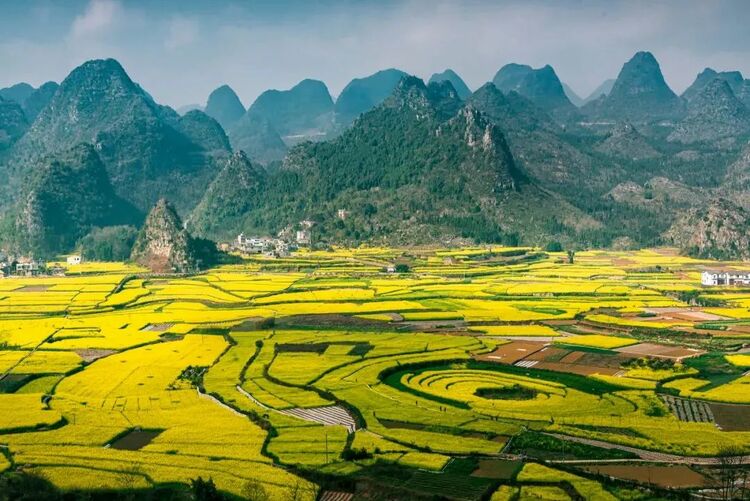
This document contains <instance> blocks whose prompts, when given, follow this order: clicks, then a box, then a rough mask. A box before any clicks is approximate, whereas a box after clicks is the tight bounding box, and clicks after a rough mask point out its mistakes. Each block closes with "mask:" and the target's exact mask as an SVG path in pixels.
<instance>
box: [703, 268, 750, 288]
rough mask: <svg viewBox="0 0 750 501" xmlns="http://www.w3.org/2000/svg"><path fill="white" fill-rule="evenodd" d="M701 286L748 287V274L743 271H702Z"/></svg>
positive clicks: (749, 275) (749, 279) (749, 273)
mask: <svg viewBox="0 0 750 501" xmlns="http://www.w3.org/2000/svg"><path fill="white" fill-rule="evenodd" d="M701 285H704V286H709V287H711V286H716V285H750V272H745V271H704V272H703V273H701Z"/></svg>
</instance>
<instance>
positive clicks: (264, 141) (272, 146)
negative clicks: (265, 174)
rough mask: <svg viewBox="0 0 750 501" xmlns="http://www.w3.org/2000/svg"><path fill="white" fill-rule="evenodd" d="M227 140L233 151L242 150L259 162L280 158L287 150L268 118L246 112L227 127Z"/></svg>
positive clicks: (266, 162)
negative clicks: (229, 127)
mask: <svg viewBox="0 0 750 501" xmlns="http://www.w3.org/2000/svg"><path fill="white" fill-rule="evenodd" d="M229 141H230V142H231V144H232V148H233V149H234V150H235V151H240V150H241V151H244V152H245V153H247V154H248V155H249V156H250V158H252V159H253V161H254V162H259V163H261V164H268V163H269V162H273V161H275V160H281V159H282V158H284V155H286V152H287V150H288V147H287V145H286V143H285V142H284V140H283V139H281V136H280V135H279V133H278V132H276V129H275V128H274V127H273V125H271V122H270V121H269V120H267V119H266V118H263V117H259V116H255V115H251V114H248V113H245V114H244V115H243V116H242V117H241V118H240V119H239V120H238V121H237V123H235V124H234V125H233V126H232V128H231V129H229Z"/></svg>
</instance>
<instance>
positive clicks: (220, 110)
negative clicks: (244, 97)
mask: <svg viewBox="0 0 750 501" xmlns="http://www.w3.org/2000/svg"><path fill="white" fill-rule="evenodd" d="M204 111H205V113H206V115H208V116H210V117H212V118H214V119H216V121H217V122H219V123H220V124H221V126H222V127H223V128H224V130H229V129H230V128H231V126H232V125H234V124H235V123H237V121H238V120H239V119H240V118H242V115H244V114H245V107H244V106H242V102H240V98H239V97H237V94H235V92H234V90H232V88H231V87H230V86H228V85H222V86H221V87H219V88H217V89H215V90H214V91H213V92H211V94H209V96H208V101H207V103H206V108H205V110H204Z"/></svg>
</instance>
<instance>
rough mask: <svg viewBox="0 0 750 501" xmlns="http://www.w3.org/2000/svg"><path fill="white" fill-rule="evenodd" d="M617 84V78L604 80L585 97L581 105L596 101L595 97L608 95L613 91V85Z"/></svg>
mask: <svg viewBox="0 0 750 501" xmlns="http://www.w3.org/2000/svg"><path fill="white" fill-rule="evenodd" d="M614 85H615V79H614V78H610V79H607V80H605V81H603V82H602V83H601V84H599V86H598V87H597V88H596V89H594V90H593V91H592V92H591V94H589V95H588V96H587V97H586V98H584V99H583V102H582V103H581V106H583V105H585V104H588V103H590V102H591V101H594V100H595V99H599V98H600V97H602V96H606V95H608V94H609V93H610V92H612V87H613V86H614Z"/></svg>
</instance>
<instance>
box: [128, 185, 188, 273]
mask: <svg viewBox="0 0 750 501" xmlns="http://www.w3.org/2000/svg"><path fill="white" fill-rule="evenodd" d="M130 259H132V260H133V261H135V262H136V263H138V264H140V265H142V266H145V267H147V268H149V269H150V270H152V271H154V272H157V273H173V272H177V273H185V272H188V271H192V270H195V269H197V268H198V262H197V258H196V256H195V253H194V251H193V245H192V238H191V237H190V235H189V234H188V232H187V230H185V229H184V228H183V225H182V221H181V220H180V216H178V215H177V211H175V209H174V207H172V205H171V204H170V203H169V202H168V201H167V200H165V199H163V198H162V199H161V200H159V201H158V202H157V203H156V205H155V206H154V208H153V209H151V212H150V213H149V215H148V217H147V218H146V222H145V223H144V224H143V228H141V232H140V233H139V235H138V239H137V240H136V242H135V245H134V246H133V252H132V253H131V255H130Z"/></svg>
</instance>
